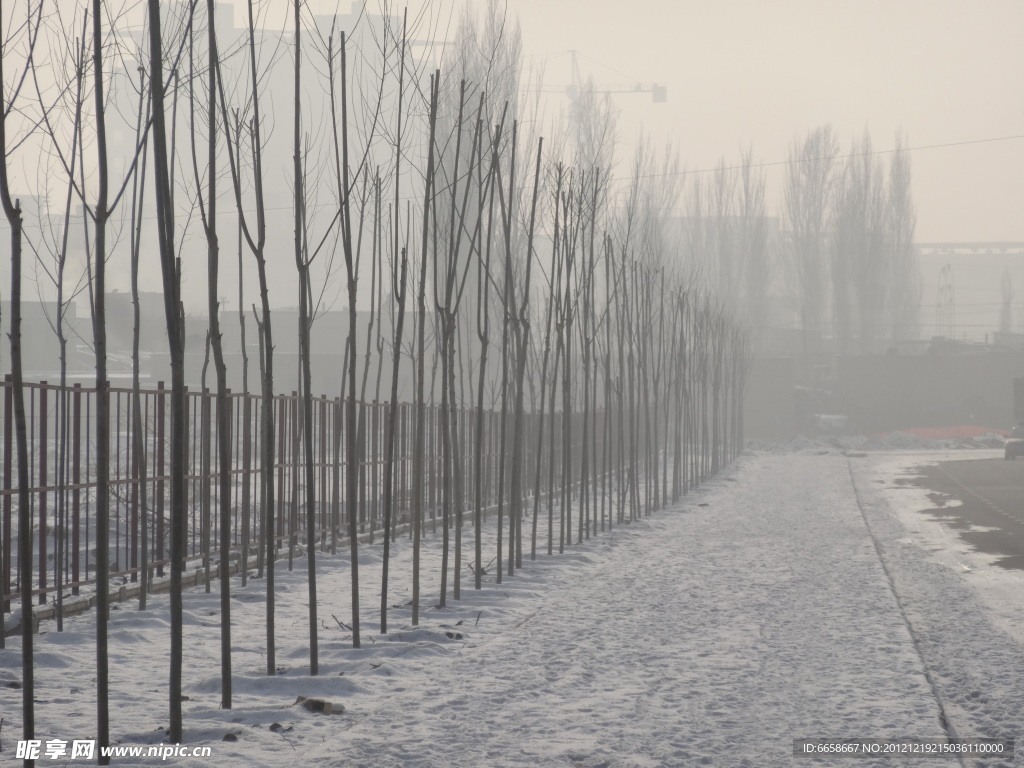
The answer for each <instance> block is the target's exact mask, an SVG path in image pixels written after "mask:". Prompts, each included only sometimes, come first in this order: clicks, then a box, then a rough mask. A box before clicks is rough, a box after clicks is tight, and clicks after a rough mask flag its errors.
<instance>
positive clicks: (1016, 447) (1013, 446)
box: [1003, 427, 1024, 461]
mask: <svg viewBox="0 0 1024 768" xmlns="http://www.w3.org/2000/svg"><path fill="white" fill-rule="evenodd" d="M1018 456H1024V427H1014V428H1013V429H1011V430H1010V434H1009V435H1007V437H1006V445H1005V447H1004V449H1003V458H1004V459H1006V460H1007V461H1010V460H1011V459H1016V458H1017V457H1018Z"/></svg>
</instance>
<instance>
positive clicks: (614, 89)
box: [565, 50, 668, 104]
mask: <svg viewBox="0 0 1024 768" xmlns="http://www.w3.org/2000/svg"><path fill="white" fill-rule="evenodd" d="M569 54H570V55H571V56H572V84H571V85H567V86H566V87H565V93H566V95H567V96H568V97H569V99H570V100H571V101H573V102H575V101H576V99H577V97H578V96H579V94H580V91H581V90H582V89H583V79H582V78H581V77H580V65H579V59H578V52H577V51H575V50H572V51H569ZM593 89H594V92H595V93H649V94H651V97H652V99H653V100H654V103H655V104H664V103H665V102H666V101H668V86H665V85H660V84H658V83H637V84H636V85H634V86H633V87H629V86H607V85H595V86H593Z"/></svg>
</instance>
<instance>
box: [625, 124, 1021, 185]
mask: <svg viewBox="0 0 1024 768" xmlns="http://www.w3.org/2000/svg"><path fill="white" fill-rule="evenodd" d="M1016 139H1024V134H1018V135H1016V136H994V137H992V138H988V139H969V140H967V141H950V142H946V143H944V144H922V145H921V146H918V147H901V148H899V149H895V148H894V149H876V150H872V151H871V152H851V153H849V154H846V155H833V156H832V157H831V158H799V159H796V160H774V161H771V162H765V163H751V164H750V166H749V167H750V168H772V167H775V166H781V165H796V164H797V163H809V162H814V161H817V160H828V159H834V160H846V159H849V158H852V157H871V156H872V155H891V154H894V153H896V152H918V151H920V150H923V149H942V148H944V147H962V146H966V145H968V144H991V143H993V142H997V141H1014V140H1016ZM746 167H748V166H746V165H727V166H719V167H717V168H698V169H694V170H682V171H670V172H666V173H646V174H643V175H641V176H622V177H618V178H617V179H616V180H617V181H625V180H628V179H658V178H668V177H672V176H687V175H689V174H698V173H714V172H715V171H722V170H724V171H739V170H742V169H744V168H746Z"/></svg>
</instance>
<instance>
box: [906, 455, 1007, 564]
mask: <svg viewBox="0 0 1024 768" xmlns="http://www.w3.org/2000/svg"><path fill="white" fill-rule="evenodd" d="M915 472H916V473H917V474H919V475H920V477H917V478H914V479H912V480H910V479H908V480H906V481H903V482H906V483H910V484H913V485H920V486H922V487H924V488H926V489H928V491H930V493H929V496H930V498H931V499H932V501H933V502H935V507H933V508H931V509H928V510H925V511H924V514H927V515H930V516H933V517H937V518H939V519H941V520H942V521H943V522H944V523H946V524H947V525H949V526H950V527H951V528H953V529H954V530H956V531H957V532H958V533H959V535H960V537H961V538H962V539H963V540H964V541H966V542H968V543H969V544H971V545H972V546H973V547H975V548H976V549H978V550H980V551H982V552H985V553H988V554H991V555H995V556H996V557H997V558H998V559H997V560H996V565H999V566H1002V567H1003V568H1014V569H1019V570H1024V460H1021V459H1017V460H1016V461H1006V460H1005V459H1003V458H1002V457H1000V458H998V459H973V460H967V461H944V462H940V463H939V464H938V465H932V466H926V467H919V468H917V469H916V470H915ZM949 498H953V499H957V500H959V501H961V502H962V503H963V505H962V506H955V507H947V506H944V504H945V503H946V502H947V501H948V499H949ZM978 528H981V529H984V530H976V529H978ZM989 529H991V530H989Z"/></svg>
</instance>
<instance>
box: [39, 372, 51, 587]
mask: <svg viewBox="0 0 1024 768" xmlns="http://www.w3.org/2000/svg"><path fill="white" fill-rule="evenodd" d="M48 389H49V386H48V385H47V383H46V382H45V381H43V382H40V384H39V489H40V490H39V604H40V605H46V474H47V471H46V470H47V466H46V454H47V451H46V447H47V442H48V440H47V435H46V432H47V427H48V424H47V418H46V416H47V413H46V409H47V402H46V401H47V397H46V393H47V390H48Z"/></svg>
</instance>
